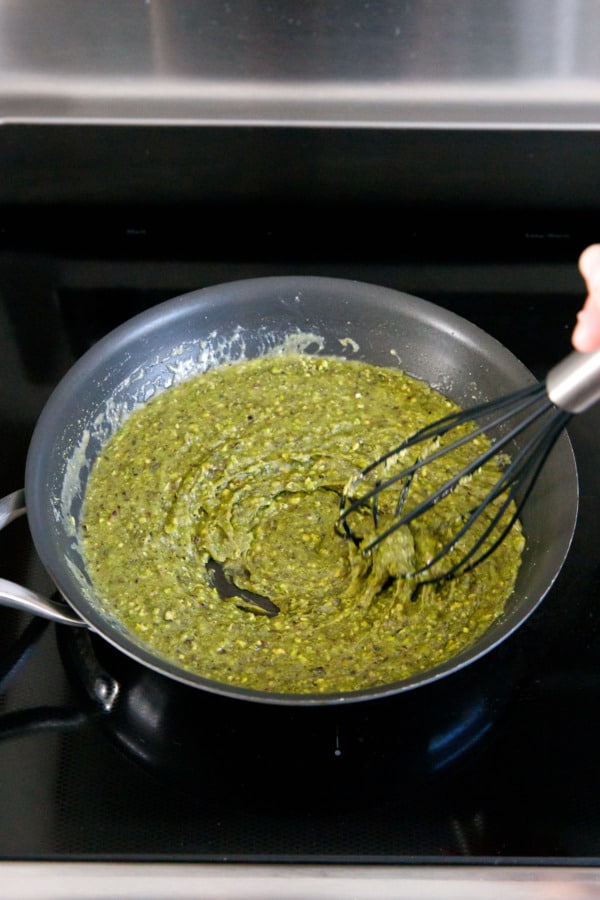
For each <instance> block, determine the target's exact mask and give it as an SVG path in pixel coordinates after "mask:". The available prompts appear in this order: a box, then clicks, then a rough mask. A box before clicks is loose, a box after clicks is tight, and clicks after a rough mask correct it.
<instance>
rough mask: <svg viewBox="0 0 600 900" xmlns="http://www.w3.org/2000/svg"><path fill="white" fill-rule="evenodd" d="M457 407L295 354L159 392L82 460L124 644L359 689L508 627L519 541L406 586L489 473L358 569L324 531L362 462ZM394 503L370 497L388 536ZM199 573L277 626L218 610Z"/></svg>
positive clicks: (99, 572)
mask: <svg viewBox="0 0 600 900" xmlns="http://www.w3.org/2000/svg"><path fill="white" fill-rule="evenodd" d="M453 409H455V407H454V406H453V404H451V403H450V402H449V401H448V400H446V399H445V398H444V397H442V396H441V395H440V394H439V393H437V392H436V391H434V390H433V389H432V388H431V387H429V386H428V385H426V384H425V383H424V382H421V381H417V380H415V379H413V378H411V377H409V376H407V375H406V374H404V373H403V372H401V371H400V370H397V369H390V368H387V367H378V366H374V365H371V364H368V363H363V362H358V361H347V360H343V359H337V358H332V357H317V356H310V355H304V354H296V355H294V354H290V355H286V356H281V357H268V358H267V357H263V358H259V359H255V360H250V361H243V362H239V363H235V364H232V365H228V366H222V367H218V368H216V369H213V370H211V371H209V372H207V373H205V374H202V375H199V376H196V377H195V378H192V379H191V380H189V381H186V382H183V383H181V384H178V385H176V386H174V387H172V388H170V389H169V390H167V391H165V392H164V393H162V394H160V395H159V396H157V397H155V398H153V399H152V400H151V401H150V402H148V403H147V404H146V405H145V406H143V407H142V408H140V409H138V410H136V411H135V412H134V413H133V414H132V415H131V416H130V418H129V419H128V420H127V421H126V422H125V424H124V425H123V426H122V427H121V428H120V430H119V431H118V432H117V433H116V434H115V435H114V436H113V437H112V439H111V440H110V441H109V443H108V445H107V446H106V447H105V448H104V450H103V451H102V453H101V454H100V456H99V458H98V460H97V462H96V464H95V465H94V468H93V471H92V474H91V478H90V482H89V484H88V488H87V492H86V498H85V504H84V515H83V529H82V531H83V546H84V554H85V558H86V564H87V567H88V570H89V572H90V574H91V577H92V579H93V581H94V582H95V584H96V588H97V591H98V593H99V595H100V596H101V597H102V598H103V601H104V603H105V605H106V607H107V608H108V609H109V610H111V611H112V612H113V613H114V615H115V616H116V617H117V619H118V620H119V621H120V622H121V623H123V625H124V626H125V627H126V628H127V629H128V630H130V631H131V632H132V633H133V635H134V636H135V639H136V640H137V641H138V642H142V643H143V644H145V645H147V646H148V647H149V648H150V649H151V651H153V652H154V653H156V654H157V655H159V656H161V657H164V658H166V659H168V660H171V661H173V662H174V663H176V664H178V665H179V666H181V667H182V668H183V669H185V670H187V671H189V672H194V673H198V674H200V675H202V676H204V677H206V678H208V679H212V680H215V681H217V682H222V683H227V684H229V685H236V686H243V687H246V688H252V689H258V690H263V691H268V692H278V693H290V694H304V693H331V692H342V691H343V692H346V691H356V690H363V689H365V688H370V687H376V686H378V685H382V684H389V683H392V682H396V681H400V680H402V679H405V678H407V677H409V676H411V675H414V674H416V673H419V672H422V671H424V670H427V669H430V668H431V667H433V666H435V665H437V664H438V663H441V662H444V661H445V660H447V659H448V658H450V657H452V656H454V655H455V654H456V653H457V652H458V651H460V650H462V649H464V648H465V647H468V646H469V644H471V643H472V641H473V640H474V639H475V638H476V637H477V636H478V635H480V634H481V633H482V632H483V631H485V630H486V629H487V628H488V627H489V625H490V624H491V623H492V622H493V621H494V620H495V619H496V618H497V617H498V616H499V615H500V614H501V613H502V611H503V609H504V606H505V603H506V600H507V598H508V597H509V596H510V594H511V593H512V591H513V587H514V581H515V578H516V573H517V571H518V567H519V562H520V557H521V553H522V549H523V544H524V539H523V536H522V533H521V529H520V526H519V525H518V523H517V526H516V527H515V528H513V529H512V531H511V532H510V534H509V536H508V538H507V540H506V541H504V543H503V544H502V546H501V547H500V548H499V550H498V551H497V552H496V553H494V554H492V555H491V556H490V557H489V559H488V560H486V562H484V563H483V564H482V565H480V566H479V567H477V568H476V569H475V570H474V571H473V572H471V573H468V574H466V575H464V576H462V577H461V578H458V579H454V580H451V581H447V582H439V583H436V584H427V585H422V586H421V587H420V588H419V589H418V590H415V588H416V582H415V580H414V579H413V578H410V577H406V576H407V574H410V573H411V572H413V571H414V570H415V569H416V568H417V567H418V566H419V565H422V564H423V562H424V561H426V560H427V559H430V558H431V556H432V554H434V553H435V550H436V547H439V546H440V542H441V541H443V540H444V539H445V538H447V537H448V535H449V534H450V533H452V532H453V531H455V530H456V523H457V522H459V521H460V520H461V516H462V515H463V514H464V513H465V512H466V511H468V509H472V508H473V507H474V505H475V504H476V500H477V498H478V497H482V496H483V495H485V493H486V492H487V490H488V489H489V487H490V485H491V484H492V483H493V482H494V481H495V480H496V479H497V477H498V470H497V469H496V467H495V465H493V464H491V465H486V467H484V468H483V469H480V470H479V471H478V472H476V473H475V475H474V476H473V477H472V478H471V479H470V480H469V483H468V484H467V485H464V486H461V491H459V492H458V493H457V494H456V495H455V496H453V497H452V498H451V499H450V500H449V501H446V507H445V508H444V509H442V504H440V507H439V508H438V507H436V510H435V511H434V512H432V513H431V514H430V515H429V517H425V518H424V519H421V520H418V521H417V522H416V523H415V525H414V526H410V530H409V529H408V528H405V529H401V530H400V531H399V532H397V533H396V534H395V535H394V536H393V537H392V538H391V539H389V540H387V541H384V542H383V543H382V544H381V545H380V546H379V547H378V548H376V549H375V550H374V551H373V553H371V554H368V555H366V556H365V555H364V554H362V553H361V551H360V547H357V546H356V544H355V543H354V542H353V541H352V540H349V539H347V538H345V537H344V536H343V535H342V534H340V533H339V530H338V529H336V522H337V519H338V515H339V504H340V496H341V493H342V490H343V488H344V486H345V485H347V484H348V482H349V481H350V479H352V478H354V477H355V476H356V475H357V474H358V473H359V472H360V470H361V469H362V467H363V466H365V465H366V464H367V463H368V462H370V461H371V460H373V459H374V458H376V457H377V456H379V455H380V454H381V453H383V452H385V451H386V450H388V449H389V448H390V447H392V446H395V445H396V444H398V443H399V442H400V441H401V440H402V439H403V438H405V437H407V436H408V435H409V434H411V433H413V432H414V431H415V430H417V429H418V428H419V427H421V426H422V425H424V424H425V423H426V422H429V421H431V420H433V419H437V418H440V417H441V416H444V415H447V414H448V413H449V412H451V411H452V410H453ZM472 453H473V448H472V447H469V446H466V447H465V448H463V449H462V450H461V451H460V452H459V453H457V455H456V456H455V457H454V458H448V459H447V461H446V462H445V463H444V465H445V467H446V469H442V471H437V470H436V471H434V472H433V473H428V474H427V475H426V476H423V477H421V479H420V480H419V479H415V484H413V485H412V487H411V490H412V491H413V492H414V500H411V502H416V501H417V500H418V498H419V496H421V495H422V494H423V493H426V492H428V491H429V490H430V489H431V487H432V484H433V483H434V482H435V480H436V479H438V480H439V479H441V478H443V477H444V475H447V474H448V472H449V471H451V470H453V469H454V470H455V469H456V468H457V467H459V466H462V465H464V462H465V459H466V458H468V459H470V458H471V457H472ZM400 462H405V460H401V461H400ZM431 468H432V469H433V466H432V467H431ZM392 493H393V492H390V496H387V495H384V497H383V498H382V501H381V505H380V510H379V515H380V519H382V520H383V521H384V522H385V520H386V517H389V516H390V515H392V513H393V505H394V504H395V501H396V499H397V497H396V495H394V496H391V494H392ZM461 504H462V507H461ZM373 527H374V526H373V521H372V516H371V514H370V512H369V511H368V510H366V509H365V510H362V511H360V512H359V513H358V514H356V516H355V521H353V530H354V532H355V533H356V534H357V535H358V536H359V537H360V538H364V539H366V538H368V536H369V535H370V534H372V531H373ZM210 559H214V560H217V561H219V562H220V563H222V564H223V566H224V568H225V571H226V573H227V575H228V577H229V578H230V579H231V580H232V581H233V582H234V583H235V584H236V585H237V586H238V587H240V588H247V589H250V590H252V591H254V592H256V593H259V594H263V595H265V596H268V597H270V598H271V599H272V600H273V601H274V602H275V603H276V604H277V606H278V607H279V609H280V612H279V614H278V615H276V616H275V617H272V618H270V617H268V616H266V615H261V614H257V613H256V612H252V611H249V610H248V609H247V608H246V609H244V608H240V606H239V605H238V602H237V601H236V598H235V597H232V598H229V599H225V600H224V599H221V598H220V597H219V596H218V594H217V592H216V590H215V589H214V587H213V586H212V582H211V579H210V576H209V573H208V571H207V569H206V563H207V562H208V561H209V560H210Z"/></svg>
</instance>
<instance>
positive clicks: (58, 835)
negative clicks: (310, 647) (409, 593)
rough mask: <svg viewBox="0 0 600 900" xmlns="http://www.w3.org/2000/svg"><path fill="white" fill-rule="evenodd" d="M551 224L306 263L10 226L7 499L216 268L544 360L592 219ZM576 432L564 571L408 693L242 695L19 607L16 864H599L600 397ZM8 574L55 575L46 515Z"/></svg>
mask: <svg viewBox="0 0 600 900" xmlns="http://www.w3.org/2000/svg"><path fill="white" fill-rule="evenodd" d="M142 224H143V223H142ZM539 224H540V223H534V224H533V225H532V227H531V228H530V227H526V226H525V225H523V224H519V223H517V224H513V225H512V226H511V227H512V230H511V231H510V235H509V239H508V240H507V244H506V249H505V251H504V252H503V251H502V248H501V247H499V246H498V245H497V244H496V245H495V250H494V253H493V254H491V253H488V252H484V251H483V249H482V247H483V245H484V241H483V238H482V237H481V234H480V236H479V240H478V242H475V241H474V242H473V243H472V244H471V245H468V246H465V245H464V244H463V243H462V242H461V241H459V239H458V237H459V236H457V234H456V233H454V234H453V236H452V239H451V240H450V239H449V242H444V241H443V240H442V239H441V238H440V239H438V240H437V241H434V242H433V243H431V242H428V241H427V240H425V239H423V240H422V241H419V240H413V243H412V245H410V246H408V245H406V244H404V245H402V247H400V248H399V250H398V253H397V254H396V255H395V254H394V250H393V247H392V246H391V243H390V241H388V242H387V244H386V245H385V247H384V248H383V249H382V246H381V245H379V248H378V247H377V245H376V244H374V243H372V242H371V243H369V242H365V246H364V248H363V250H362V252H361V251H360V249H359V248H357V247H353V249H352V253H349V252H341V249H340V247H341V245H340V244H336V246H335V247H333V248H332V250H331V256H330V257H328V253H327V248H326V247H321V253H320V254H317V253H316V252H313V253H311V254H307V255H304V256H303V255H301V254H297V255H296V256H295V255H294V253H293V251H292V249H291V248H290V249H289V252H284V251H285V247H286V244H285V241H283V240H282V242H281V244H280V245H279V249H278V252H277V253H273V252H271V251H272V247H273V244H272V242H271V244H269V247H270V248H271V249H270V250H268V251H267V250H264V251H263V252H262V253H261V252H260V251H257V253H256V258H254V259H253V258H251V254H249V253H248V252H246V253H245V254H238V255H236V253H235V252H234V248H232V247H230V248H229V250H228V253H227V258H226V259H220V260H218V261H217V262H214V261H213V258H206V257H204V258H197V257H195V256H194V253H193V251H192V250H191V249H190V247H189V246H188V247H187V248H186V252H185V253H182V254H181V255H180V256H179V257H177V256H176V255H175V254H173V253H170V252H169V253H164V254H162V255H157V253H156V252H154V251H153V252H150V250H152V248H149V247H148V245H145V244H144V228H143V227H142V225H141V224H140V222H139V221H136V225H135V228H134V227H133V225H132V223H131V222H130V220H128V219H123V220H122V231H121V234H122V236H123V242H122V245H121V246H120V249H119V252H118V253H111V252H110V251H111V245H110V242H108V244H107V245H106V246H105V245H103V247H104V252H103V253H102V254H98V253H94V252H93V250H92V248H91V247H90V246H86V245H85V241H82V242H81V243H80V245H79V246H78V247H77V251H76V252H69V249H68V247H66V246H58V244H60V241H58V240H55V241H54V243H53V246H52V247H51V248H50V249H48V248H46V247H44V246H43V242H42V241H41V239H40V238H39V237H38V238H37V241H38V244H36V241H35V240H33V239H31V241H30V242H29V243H27V242H23V241H22V240H21V239H20V238H18V236H17V237H14V236H13V238H12V239H11V240H8V239H7V242H6V246H5V249H4V251H3V253H2V255H0V316H1V322H0V342H1V350H2V352H1V354H0V366H1V370H2V384H1V388H0V392H1V393H0V404H1V405H0V422H1V429H2V441H1V445H2V447H1V450H0V454H1V460H2V465H1V471H0V478H1V485H2V493H3V494H8V493H10V492H11V491H14V490H16V489H18V488H20V487H22V484H23V469H24V463H25V456H26V452H27V446H28V442H29V438H30V435H31V431H32V428H33V426H34V424H35V421H36V418H37V416H38V415H39V412H40V411H41V409H42V406H43V404H44V402H45V399H46V397H47V396H48V393H49V391H50V390H51V389H52V387H53V386H54V385H55V384H56V383H57V382H58V381H59V379H60V377H61V375H62V374H63V373H64V372H65V371H66V370H67V369H68V367H69V366H70V365H71V364H72V362H73V361H74V360H75V359H76V358H77V356H78V355H80V354H81V353H82V352H84V350H85V349H87V347H89V346H90V345H91V344H92V343H93V342H94V341H95V340H96V339H97V338H98V337H99V336H100V335H101V334H103V333H105V332H106V331H108V330H109V329H110V328H112V327H113V326H114V325H116V324H118V323H119V322H120V321H123V320H124V319H126V318H128V317H129V316H130V315H133V314H134V313H135V312H137V311H139V310H140V309H142V308H145V307H146V306H149V305H152V304H153V303H155V302H158V301H159V300H162V299H167V298H168V297H170V296H175V295H177V294H179V293H181V292H184V291H187V290H192V289H195V288H198V287H202V286H204V285H206V284H210V283H217V282H220V281H228V280H233V279H236V278H241V277H252V276H253V275H264V274H289V273H292V272H294V273H297V274H317V275H337V276H341V277H350V278H359V279H361V280H363V281H368V282H373V283H378V284H384V285H387V286H391V287H396V288H398V289H400V290H404V291H407V292H409V293H413V294H417V295H419V296H422V297H424V298H426V299H428V300H432V301H434V302H438V303H440V304H441V305H443V306H446V307H448V308H450V309H452V310H454V311H455V312H458V313H459V314H461V315H463V316H465V317H466V318H468V319H470V320H472V321H474V322H476V323H477V324H479V325H480V326H482V327H483V328H484V329H485V330H486V331H488V332H490V333H492V334H493V335H495V336H496V337H497V338H498V339H499V340H500V341H502V342H503V343H504V344H506V345H507V346H508V347H509V348H510V349H511V350H513V352H515V353H516V355H517V356H519V357H520V358H521V359H522V360H523V362H525V363H526V364H527V365H528V366H529V367H530V368H531V369H532V370H533V371H534V372H535V374H537V375H541V374H543V373H544V371H545V370H546V369H547V368H549V367H550V366H551V365H552V364H553V363H554V362H555V361H558V359H560V357H561V356H562V355H564V354H565V353H566V352H568V350H569V333H570V329H571V327H572V324H573V322H574V318H575V313H576V311H577V309H578V308H579V306H580V304H581V302H582V299H583V287H582V285H581V283H580V280H579V276H578V274H577V271H576V259H577V255H578V252H579V250H580V249H581V248H582V247H583V246H584V245H585V242H586V240H585V238H586V235H585V234H576V235H575V236H573V234H571V233H569V232H568V231H565V228H564V227H563V226H564V223H559V225H558V226H557V227H554V224H555V223H552V222H550V224H549V225H548V224H546V225H545V227H544V228H540V227H539ZM98 228H99V226H98V225H97V223H96V231H95V232H94V237H95V238H96V237H97V232H98ZM482 228H483V224H482ZM128 229H129V230H128ZM350 230H351V229H350V228H349V226H348V225H347V223H346V228H345V232H344V233H345V234H349V233H350ZM475 231H476V229H472V233H473V234H474V233H475ZM439 234H442V232H441V231H440V232H439ZM439 234H438V238H439ZM592 237H593V236H592V235H590V239H591V238H592ZM132 243H133V246H134V248H135V250H133V251H132V250H131V249H130V247H131V244H132ZM344 246H345V247H346V251H347V249H348V245H347V244H345V245H344ZM469 246H471V248H472V252H471V253H470V252H469ZM113 249H114V248H113ZM154 250H156V248H154ZM313 250H314V248H313ZM211 251H214V246H213V247H212V248H211ZM215 258H216V257H215ZM569 433H570V436H571V440H572V442H573V446H574V450H575V454H576V459H577V465H578V470H579V478H580V494H581V496H580V512H579V519H578V525H577V529H576V533H575V537H574V541H573V545H572V548H571V552H570V554H569V556H568V559H567V562H566V564H565V566H564V567H563V570H562V572H561V574H560V575H559V577H558V579H557V581H556V583H555V584H554V586H553V587H552V589H551V590H550V592H549V594H548V595H547V597H546V599H545V600H544V602H543V603H542V605H541V606H540V607H539V609H538V610H537V611H536V612H535V613H534V614H533V616H532V617H531V618H530V619H529V620H528V621H527V622H526V623H525V624H524V625H522V626H521V628H520V629H519V630H518V631H517V632H516V633H515V634H514V635H513V636H512V637H511V638H509V639H508V640H507V641H505V642H504V644H502V645H501V646H500V647H498V648H497V649H496V650H494V651H493V652H491V653H490V654H488V655H487V656H486V657H484V658H483V659H481V660H479V661H478V662H476V663H473V664H471V665H470V666H469V667H467V669H464V670H462V671H461V672H459V673H456V674H455V675H453V676H451V677H449V678H447V679H444V681H443V682H441V683H439V684H437V685H430V686H428V687H424V688H419V689H417V690H416V691H413V692H411V693H409V694H404V695H401V696H397V697H392V698H387V699H383V700H377V701H369V702H365V703H359V704H353V705H351V706H348V707H345V708H340V707H336V708H332V707H328V708H321V709H310V708H300V709H293V710H292V709H286V708H284V707H270V706H262V705H260V704H256V703H250V702H246V701H241V700H233V699H228V698H222V697H218V696H215V695H208V694H204V693H203V692H200V691H197V690H194V689H192V688H188V687H184V686H181V685H174V684H173V683H171V682H170V681H167V680H166V679H165V678H163V677H162V676H160V675H158V674H156V673H153V672H151V671H149V670H147V669H145V668H143V667H141V666H140V665H139V664H137V663H134V662H133V661H131V660H129V659H127V658H125V657H123V656H122V655H121V654H120V653H119V652H118V651H116V650H114V649H112V648H111V647H109V646H108V645H107V644H106V643H105V642H103V641H102V640H101V639H100V638H97V637H95V636H92V635H91V634H90V633H89V632H87V631H86V630H83V629H81V630H80V629H73V628H69V627H67V626H57V625H54V624H50V623H47V622H45V621H43V620H41V619H36V618H33V617H30V616H28V615H26V614H24V613H21V612H17V611H15V610H13V609H8V608H4V609H0V678H1V681H0V691H1V694H0V823H1V827H0V859H5V860H8V859H18V860H31V859H36V860H40V859H43V860H55V859H60V860H73V859H83V860H97V859H103V860H106V859H108V860H113V859H118V860H121V859H131V860H139V859H142V860H198V861H289V860H292V861H302V862H303V861H335V862H368V861H370V862H373V861H375V862H382V863H403V862H415V861H431V862H448V861H450V862H472V861H478V862H489V861H494V862H500V861H504V862H525V861H529V862H535V863H542V862H562V863H573V864H574V863H588V862H589V863H595V864H597V863H598V861H599V857H600V852H599V849H598V848H599V847H600V774H599V767H598V765H597V747H598V744H599V737H600V726H599V725H598V721H599V717H598V715H597V711H598V708H599V707H600V663H599V654H600V603H599V602H598V600H599V598H598V593H599V592H598V583H599V577H600V571H599V570H600V562H599V558H598V555H597V524H596V523H597V509H598V505H599V501H600V470H599V468H598V466H597V463H596V459H597V451H598V446H599V443H598V442H599V440H600V409H596V410H592V411H590V412H588V413H585V414H583V415H581V416H580V417H577V418H575V420H574V421H573V423H572V425H571V426H570V429H569ZM0 567H1V568H0V575H1V576H2V577H5V578H10V579H13V580H15V581H17V582H19V583H21V584H25V585H26V586H29V587H31V588H33V589H35V590H38V591H41V592H44V593H47V592H50V591H51V590H52V588H51V585H50V584H49V581H48V577H47V575H46V574H45V573H44V571H43V570H42V567H41V564H40V563H39V561H38V560H37V557H36V555H35V551H34V549H33V547H32V544H31V540H30V538H29V534H28V531H27V524H26V520H25V519H20V520H17V521H16V522H13V523H12V524H11V525H10V526H8V527H7V528H6V530H4V531H3V532H2V534H1V535H0Z"/></svg>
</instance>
